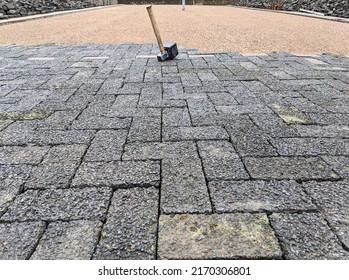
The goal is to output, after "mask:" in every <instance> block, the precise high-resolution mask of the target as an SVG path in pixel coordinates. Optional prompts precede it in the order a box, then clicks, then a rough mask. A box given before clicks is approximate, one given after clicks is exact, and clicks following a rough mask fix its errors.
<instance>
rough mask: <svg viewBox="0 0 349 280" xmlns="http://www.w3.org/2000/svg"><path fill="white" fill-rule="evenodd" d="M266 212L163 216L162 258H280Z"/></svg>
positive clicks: (159, 251)
mask: <svg viewBox="0 0 349 280" xmlns="http://www.w3.org/2000/svg"><path fill="white" fill-rule="evenodd" d="M281 254H282V253H281V250H280V247H279V244H278V241H277V239H276V237H275V234H274V232H273V230H272V229H271V227H270V226H269V221H268V218H267V216H266V215H265V214H253V215H252V214H247V213H243V214H222V215H217V214H213V215H188V214H182V215H175V216H168V215H161V216H160V220H159V241H158V257H159V258H160V259H240V258H242V259H260V258H263V259H264V258H265V259H279V258H281Z"/></svg>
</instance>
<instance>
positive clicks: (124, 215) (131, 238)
mask: <svg viewBox="0 0 349 280" xmlns="http://www.w3.org/2000/svg"><path fill="white" fill-rule="evenodd" d="M158 202H159V191H158V190H157V189H155V188H133V189H124V190H116V191H115V192H114V195H113V198H112V202H111V205H110V207H109V211H108V215H107V222H106V223H105V224H104V226H103V230H102V234H101V237H100V241H99V244H98V247H97V250H96V253H95V255H94V257H93V258H94V259H104V260H106V259H109V260H116V259H124V260H125V259H134V260H140V259H155V257H156V242H157V241H156V240H157V222H158Z"/></svg>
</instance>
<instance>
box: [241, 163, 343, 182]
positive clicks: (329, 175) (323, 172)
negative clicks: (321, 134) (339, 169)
mask: <svg viewBox="0 0 349 280" xmlns="http://www.w3.org/2000/svg"><path fill="white" fill-rule="evenodd" d="M243 161H244V163H245V166H246V168H247V171H248V172H249V174H250V175H251V177H252V178H254V179H280V180H281V179H286V180H312V179H322V180H325V179H327V180H333V179H338V178H339V176H338V175H337V174H336V173H335V172H334V171H333V170H332V168H331V167H330V166H329V165H328V164H327V163H326V162H324V161H323V160H322V159H321V158H319V157H271V158H269V157H266V158H252V157H246V158H244V159H243Z"/></svg>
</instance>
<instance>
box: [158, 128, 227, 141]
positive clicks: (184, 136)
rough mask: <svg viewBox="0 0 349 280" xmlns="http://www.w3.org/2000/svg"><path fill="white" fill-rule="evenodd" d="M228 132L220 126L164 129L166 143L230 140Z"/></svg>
mask: <svg viewBox="0 0 349 280" xmlns="http://www.w3.org/2000/svg"><path fill="white" fill-rule="evenodd" d="M228 139H229V135H228V133H227V132H226V130H225V129H224V128H222V127H219V126H205V127H199V126H198V127H164V128H163V140H164V141H185V140H228Z"/></svg>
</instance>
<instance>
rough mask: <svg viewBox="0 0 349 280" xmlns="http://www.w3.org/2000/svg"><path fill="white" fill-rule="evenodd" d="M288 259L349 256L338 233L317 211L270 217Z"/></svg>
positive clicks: (341, 257)
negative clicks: (333, 230)
mask: <svg viewBox="0 0 349 280" xmlns="http://www.w3.org/2000/svg"><path fill="white" fill-rule="evenodd" d="M270 219H271V224H272V226H273V228H274V229H275V232H276V235H277V236H278V238H279V239H280V241H281V247H282V249H283V251H284V252H285V257H286V259H290V260H294V259H297V260H307V259H310V260H316V259H348V258H349V254H348V252H347V251H345V250H344V249H343V247H342V246H341V244H340V242H339V240H338V239H337V237H336V236H335V234H334V233H333V232H332V231H331V229H330V228H329V226H328V225H327V223H326V221H325V220H324V219H323V218H322V216H321V215H319V214H315V213H305V214H282V213H277V214H273V215H271V216H270Z"/></svg>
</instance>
